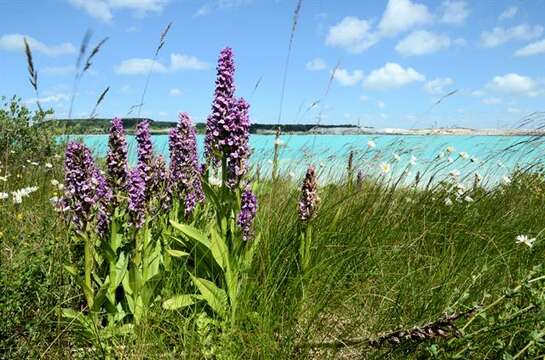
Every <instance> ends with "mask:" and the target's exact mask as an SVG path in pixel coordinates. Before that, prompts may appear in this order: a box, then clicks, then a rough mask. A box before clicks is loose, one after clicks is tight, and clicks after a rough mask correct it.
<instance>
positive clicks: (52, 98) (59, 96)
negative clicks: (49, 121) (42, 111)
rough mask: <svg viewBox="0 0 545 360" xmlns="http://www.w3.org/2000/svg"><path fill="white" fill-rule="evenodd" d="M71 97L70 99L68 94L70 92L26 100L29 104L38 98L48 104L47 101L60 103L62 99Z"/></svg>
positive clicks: (42, 102)
mask: <svg viewBox="0 0 545 360" xmlns="http://www.w3.org/2000/svg"><path fill="white" fill-rule="evenodd" d="M69 99H70V96H68V94H63V93H59V94H53V95H48V96H43V97H40V98H32V99H28V100H26V101H25V102H26V103H28V104H31V103H35V102H36V100H38V101H39V102H40V103H41V104H47V103H58V102H61V101H68V100H69Z"/></svg>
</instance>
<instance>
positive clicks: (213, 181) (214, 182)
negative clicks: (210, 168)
mask: <svg viewBox="0 0 545 360" xmlns="http://www.w3.org/2000/svg"><path fill="white" fill-rule="evenodd" d="M208 183H209V184H210V185H215V186H220V185H221V179H220V178H217V177H215V176H210V178H209V179H208Z"/></svg>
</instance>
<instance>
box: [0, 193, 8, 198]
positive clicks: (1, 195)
mask: <svg viewBox="0 0 545 360" xmlns="http://www.w3.org/2000/svg"><path fill="white" fill-rule="evenodd" d="M8 196H9V194H8V193H6V192H0V200H5V199H7V198H8Z"/></svg>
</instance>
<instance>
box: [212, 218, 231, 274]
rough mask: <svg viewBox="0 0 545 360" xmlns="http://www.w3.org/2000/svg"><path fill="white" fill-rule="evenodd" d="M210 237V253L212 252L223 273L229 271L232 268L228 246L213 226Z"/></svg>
mask: <svg viewBox="0 0 545 360" xmlns="http://www.w3.org/2000/svg"><path fill="white" fill-rule="evenodd" d="M210 235H211V236H210V251H211V252H212V256H213V257H214V260H216V262H217V263H218V265H219V266H220V267H221V269H222V270H223V271H228V270H229V268H230V266H229V250H228V249H227V244H226V243H225V241H224V239H223V237H221V236H220V234H219V233H218V232H217V231H216V229H215V228H214V227H213V226H212V227H211V228H210Z"/></svg>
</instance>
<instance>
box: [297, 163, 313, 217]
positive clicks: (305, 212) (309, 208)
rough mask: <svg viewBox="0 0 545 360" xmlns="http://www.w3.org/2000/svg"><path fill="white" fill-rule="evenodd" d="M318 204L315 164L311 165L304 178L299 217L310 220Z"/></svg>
mask: <svg viewBox="0 0 545 360" xmlns="http://www.w3.org/2000/svg"><path fill="white" fill-rule="evenodd" d="M317 205H318V192H317V184H316V169H315V168H314V166H309V168H308V169H307V173H306V175H305V180H303V187H302V188H301V198H300V200H299V219H301V221H308V220H310V219H312V218H313V217H314V215H315V212H316V207H317Z"/></svg>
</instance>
